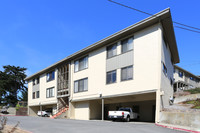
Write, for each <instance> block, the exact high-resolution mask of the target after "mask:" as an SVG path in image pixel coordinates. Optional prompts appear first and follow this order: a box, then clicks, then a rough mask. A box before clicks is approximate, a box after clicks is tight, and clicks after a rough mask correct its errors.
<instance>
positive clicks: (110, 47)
mask: <svg viewBox="0 0 200 133" xmlns="http://www.w3.org/2000/svg"><path fill="white" fill-rule="evenodd" d="M113 47H115V49H114V50H116V52H115V54H113V55H112V56H110V57H109V56H108V52H109V51H110V50H112V51H113V49H112V48H113ZM113 53H114V52H113ZM115 56H117V43H114V44H112V45H109V46H107V47H106V58H107V59H110V58H112V57H115Z"/></svg>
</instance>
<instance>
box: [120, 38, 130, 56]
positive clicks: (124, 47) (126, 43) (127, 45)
mask: <svg viewBox="0 0 200 133" xmlns="http://www.w3.org/2000/svg"><path fill="white" fill-rule="evenodd" d="M121 46H122V53H125V52H127V51H130V50H132V49H133V37H131V38H128V39H125V40H122V41H121Z"/></svg>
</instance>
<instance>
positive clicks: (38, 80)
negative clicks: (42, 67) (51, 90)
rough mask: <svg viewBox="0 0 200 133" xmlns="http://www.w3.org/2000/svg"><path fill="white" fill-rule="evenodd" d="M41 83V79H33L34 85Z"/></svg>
mask: <svg viewBox="0 0 200 133" xmlns="http://www.w3.org/2000/svg"><path fill="white" fill-rule="evenodd" d="M39 83H40V77H38V78H36V79H33V85H37V84H39Z"/></svg>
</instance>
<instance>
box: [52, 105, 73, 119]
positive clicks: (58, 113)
mask: <svg viewBox="0 0 200 133" xmlns="http://www.w3.org/2000/svg"><path fill="white" fill-rule="evenodd" d="M68 109H69V108H68V107H67V108H62V109H60V110H59V111H58V112H57V113H56V114H55V115H53V116H51V117H50V118H51V119H55V118H57V117H59V116H60V115H62V114H63V113H65V112H66V111H67V110H68Z"/></svg>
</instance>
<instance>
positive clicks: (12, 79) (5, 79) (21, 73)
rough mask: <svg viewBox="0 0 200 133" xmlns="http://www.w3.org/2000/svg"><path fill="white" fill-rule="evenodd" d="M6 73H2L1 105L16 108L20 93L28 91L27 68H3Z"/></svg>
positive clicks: (0, 74)
mask: <svg viewBox="0 0 200 133" xmlns="http://www.w3.org/2000/svg"><path fill="white" fill-rule="evenodd" d="M3 68H4V71H0V102H1V103H0V104H4V105H7V104H10V105H13V106H15V105H16V103H17V101H18V97H17V94H18V93H19V92H20V91H26V90H27V87H26V86H25V84H26V82H25V80H24V79H25V78H26V74H25V71H26V70H27V69H26V68H21V67H19V66H17V67H16V66H10V65H7V66H3Z"/></svg>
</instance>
